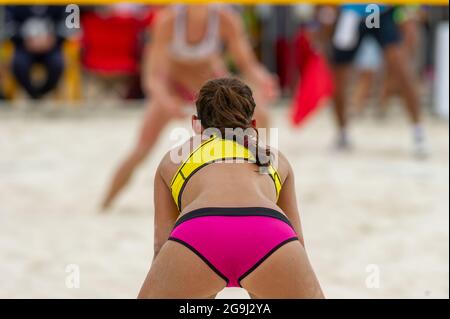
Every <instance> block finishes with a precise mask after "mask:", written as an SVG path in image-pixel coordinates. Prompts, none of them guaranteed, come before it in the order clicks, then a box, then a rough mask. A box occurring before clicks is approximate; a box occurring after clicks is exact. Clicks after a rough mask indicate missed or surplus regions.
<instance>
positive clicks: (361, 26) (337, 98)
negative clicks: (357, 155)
mask: <svg viewBox="0 0 450 319" xmlns="http://www.w3.org/2000/svg"><path fill="white" fill-rule="evenodd" d="M377 8H378V9H379V13H380V15H379V26H370V25H368V24H367V23H366V22H367V21H366V20H367V19H366V18H367V17H368V15H369V14H370V13H372V12H373V11H371V10H370V9H369V8H367V5H344V6H342V7H341V11H340V15H339V18H338V21H337V25H336V30H335V33H334V37H333V53H332V55H333V57H332V63H333V64H334V75H335V85H336V88H335V95H334V103H335V107H334V109H335V114H336V121H337V125H338V129H339V132H338V137H337V142H336V146H337V148H338V149H341V150H345V149H349V148H350V141H349V137H348V133H347V126H348V123H347V112H346V105H347V100H346V89H347V83H348V80H349V79H348V75H349V70H350V64H351V62H352V61H353V59H354V57H355V55H356V52H357V50H358V48H359V47H360V45H361V41H362V39H363V38H364V37H365V36H366V35H369V36H372V37H373V38H374V39H376V41H377V42H378V43H379V45H380V46H381V47H382V49H383V54H384V61H385V63H386V67H387V68H389V69H390V70H391V74H392V76H395V77H396V79H397V82H398V83H399V86H400V88H399V89H400V90H401V94H402V97H403V99H404V102H405V106H406V109H407V111H408V114H409V116H410V119H411V122H412V124H413V138H414V152H415V155H416V156H418V157H424V156H426V155H427V153H428V149H427V146H426V143H425V136H424V129H423V126H422V119H421V116H420V107H419V98H418V96H417V92H416V83H415V80H414V77H413V76H412V74H411V72H410V69H409V66H408V65H409V62H410V61H409V57H408V56H405V55H404V54H403V52H404V51H403V46H402V42H401V36H400V31H399V28H398V26H397V24H396V23H395V21H394V15H393V13H394V11H393V8H392V7H389V6H384V5H383V6H377Z"/></svg>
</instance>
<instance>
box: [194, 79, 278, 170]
mask: <svg viewBox="0 0 450 319" xmlns="http://www.w3.org/2000/svg"><path fill="white" fill-rule="evenodd" d="M195 104H196V107H197V115H198V117H199V119H200V121H201V124H202V126H203V128H205V129H209V128H214V129H217V130H219V131H220V133H221V134H222V137H223V138H229V136H227V135H228V134H227V133H228V132H227V130H226V129H236V128H241V129H243V130H246V129H252V130H253V131H254V132H255V140H253V139H249V138H248V136H247V135H244V136H235V135H233V137H232V138H233V139H235V140H236V142H238V143H241V144H242V145H244V146H245V147H247V148H249V149H250V150H251V151H252V152H253V153H254V154H253V155H254V156H255V159H256V164H257V165H258V166H260V167H268V166H269V165H270V161H271V153H270V150H269V149H268V148H263V147H260V146H259V134H258V130H256V129H253V128H252V119H253V113H254V111H255V107H256V104H255V101H254V99H253V94H252V91H251V89H250V88H249V87H248V86H247V85H246V84H245V83H243V82H242V81H240V80H238V79H235V78H221V79H215V80H210V81H208V82H206V84H205V85H204V86H203V87H202V88H201V89H200V92H199V95H198V98H197V101H196V103H195Z"/></svg>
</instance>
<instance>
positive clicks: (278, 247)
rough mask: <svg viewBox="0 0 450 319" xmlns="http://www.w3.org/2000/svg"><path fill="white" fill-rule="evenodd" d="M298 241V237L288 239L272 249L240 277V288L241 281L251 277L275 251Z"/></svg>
mask: <svg viewBox="0 0 450 319" xmlns="http://www.w3.org/2000/svg"><path fill="white" fill-rule="evenodd" d="M296 240H298V237H291V238H288V239H286V240H284V241H282V242H281V243H279V244H278V245H276V246H275V247H274V248H272V249H271V250H270V251H269V252H268V253H267V254H265V255H264V256H263V257H262V258H261V259H260V260H258V261H257V262H256V264H254V265H253V266H252V267H251V268H250V269H249V270H247V271H246V272H245V273H244V274H243V275H242V276H240V277H239V278H238V283H239V286H240V287H242V285H241V281H242V280H243V279H244V278H245V277H247V276H248V275H250V274H251V273H252V272H253V271H254V270H255V269H256V268H258V266H259V265H261V264H262V263H263V262H264V261H265V260H266V259H267V258H269V257H270V256H271V255H272V254H273V253H274V252H275V251H277V250H278V249H280V248H281V247H282V246H284V245H286V244H287V243H290V242H291V241H296Z"/></svg>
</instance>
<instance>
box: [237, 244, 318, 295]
mask: <svg viewBox="0 0 450 319" xmlns="http://www.w3.org/2000/svg"><path fill="white" fill-rule="evenodd" d="M241 285H242V287H244V288H245V289H246V290H247V291H248V292H249V293H250V294H251V296H252V298H323V293H322V290H321V288H320V285H319V282H318V280H317V278H316V275H315V274H314V271H313V269H312V267H311V264H310V263H309V260H308V257H307V255H306V252H305V250H304V248H303V246H302V245H301V244H300V242H299V241H293V242H290V243H288V244H286V245H284V246H282V247H281V248H279V249H278V250H277V251H275V252H274V253H273V254H272V255H271V256H270V257H269V258H267V259H266V260H265V261H264V262H263V263H262V264H261V265H259V266H258V267H257V268H256V269H255V270H254V271H253V272H251V273H250V274H249V275H248V276H247V277H245V278H244V279H243V280H242V281H241Z"/></svg>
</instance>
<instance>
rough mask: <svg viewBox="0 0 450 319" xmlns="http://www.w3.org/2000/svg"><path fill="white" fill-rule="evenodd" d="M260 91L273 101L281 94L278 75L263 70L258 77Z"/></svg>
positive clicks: (265, 97)
mask: <svg viewBox="0 0 450 319" xmlns="http://www.w3.org/2000/svg"><path fill="white" fill-rule="evenodd" d="M258 82H259V87H260V91H261V93H262V95H263V97H264V99H265V100H267V101H270V102H273V101H274V100H276V99H277V98H278V97H279V96H280V87H279V84H278V77H277V76H275V75H272V74H270V73H267V72H262V73H261V74H260V76H259V79H258Z"/></svg>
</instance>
